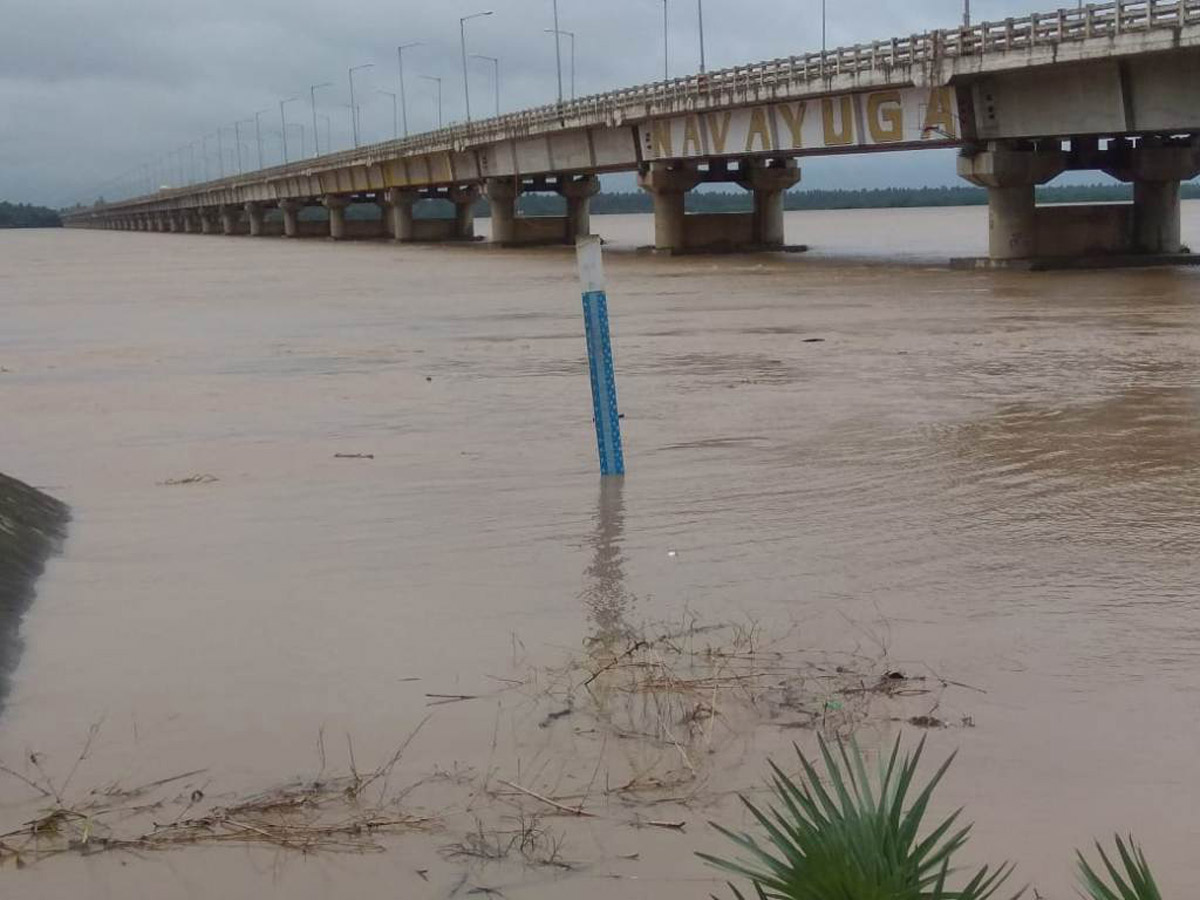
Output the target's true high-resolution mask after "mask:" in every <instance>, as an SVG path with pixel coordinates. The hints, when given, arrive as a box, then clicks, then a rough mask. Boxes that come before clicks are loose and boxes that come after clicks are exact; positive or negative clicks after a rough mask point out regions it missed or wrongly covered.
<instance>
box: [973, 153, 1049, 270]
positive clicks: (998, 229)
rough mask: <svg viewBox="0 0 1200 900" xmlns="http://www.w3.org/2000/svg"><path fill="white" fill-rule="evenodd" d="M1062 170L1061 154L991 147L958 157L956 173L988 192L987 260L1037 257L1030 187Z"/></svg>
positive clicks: (1033, 196)
mask: <svg viewBox="0 0 1200 900" xmlns="http://www.w3.org/2000/svg"><path fill="white" fill-rule="evenodd" d="M1066 168H1067V157H1066V154H1064V153H1063V152H1062V151H1061V150H1033V149H1014V148H1009V147H1001V146H993V147H991V148H989V149H987V150H984V151H982V152H976V153H974V154H973V155H967V154H965V153H964V154H963V155H961V156H959V158H958V174H959V176H960V177H962V178H964V179H966V180H967V181H969V182H971V183H972V184H975V185H978V186H980V187H984V188H987V191H988V256H989V257H990V258H991V259H993V260H1009V259H1028V258H1031V257H1034V256H1037V255H1038V239H1037V237H1038V234H1037V232H1038V229H1037V220H1038V215H1037V200H1036V192H1035V188H1036V187H1037V185H1039V184H1045V183H1046V182H1047V181H1050V180H1051V179H1053V178H1056V177H1057V176H1058V175H1060V174H1062V172H1063V171H1064V170H1065V169H1066Z"/></svg>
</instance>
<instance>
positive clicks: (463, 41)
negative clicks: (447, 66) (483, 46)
mask: <svg viewBox="0 0 1200 900" xmlns="http://www.w3.org/2000/svg"><path fill="white" fill-rule="evenodd" d="M491 14H492V11H491V10H490V9H485V10H484V11H483V12H477V13H471V15H469V16H463V17H462V18H460V19H459V20H458V40H459V43H460V45H461V47H462V70H463V99H464V100H466V103H467V124H468V125H470V124H471V79H470V78H469V77H468V76H467V22H468V21H470V20H471V19H478V18H481V17H483V16H490V15H491Z"/></svg>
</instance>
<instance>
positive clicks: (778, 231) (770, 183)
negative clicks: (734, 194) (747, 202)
mask: <svg viewBox="0 0 1200 900" xmlns="http://www.w3.org/2000/svg"><path fill="white" fill-rule="evenodd" d="M742 165H743V168H742V169H741V171H740V172H739V174H740V175H741V177H740V178H739V179H738V184H740V185H741V186H742V187H744V188H745V189H746V190H748V191H751V192H752V193H753V195H754V224H753V229H752V231H753V236H752V238H751V240H752V242H753V243H755V244H757V245H760V246H763V247H782V246H783V243H784V234H783V195H784V192H786V191H787V190H788V189H789V188H791V187H794V186H795V185H796V184H797V183H798V182H799V181H800V168H799V167H798V166H797V165H796V161H795V160H794V159H778V160H772V161H771V162H769V163H762V162H759V161H757V160H755V161H751V162H746V163H743V164H742Z"/></svg>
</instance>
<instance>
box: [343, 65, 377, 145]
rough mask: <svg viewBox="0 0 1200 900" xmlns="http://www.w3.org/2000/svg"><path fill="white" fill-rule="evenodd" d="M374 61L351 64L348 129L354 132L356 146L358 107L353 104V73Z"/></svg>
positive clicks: (370, 66)
mask: <svg viewBox="0 0 1200 900" xmlns="http://www.w3.org/2000/svg"><path fill="white" fill-rule="evenodd" d="M374 66H375V63H364V64H363V65H361V66H351V67H350V70H349V76H350V130H351V131H352V132H353V134H354V146H355V147H358V107H357V106H355V105H354V73H355V72H357V71H359V70H360V69H370V68H373V67H374Z"/></svg>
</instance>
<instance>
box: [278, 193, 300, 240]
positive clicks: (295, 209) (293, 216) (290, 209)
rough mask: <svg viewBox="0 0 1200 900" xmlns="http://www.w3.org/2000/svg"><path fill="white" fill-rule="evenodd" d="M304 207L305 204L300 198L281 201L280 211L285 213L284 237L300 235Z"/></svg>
mask: <svg viewBox="0 0 1200 900" xmlns="http://www.w3.org/2000/svg"><path fill="white" fill-rule="evenodd" d="M302 209H304V204H303V203H301V202H300V201H299V200H280V201H279V211H280V212H282V213H283V236H284V237H290V238H294V237H299V236H300V210H302Z"/></svg>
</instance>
